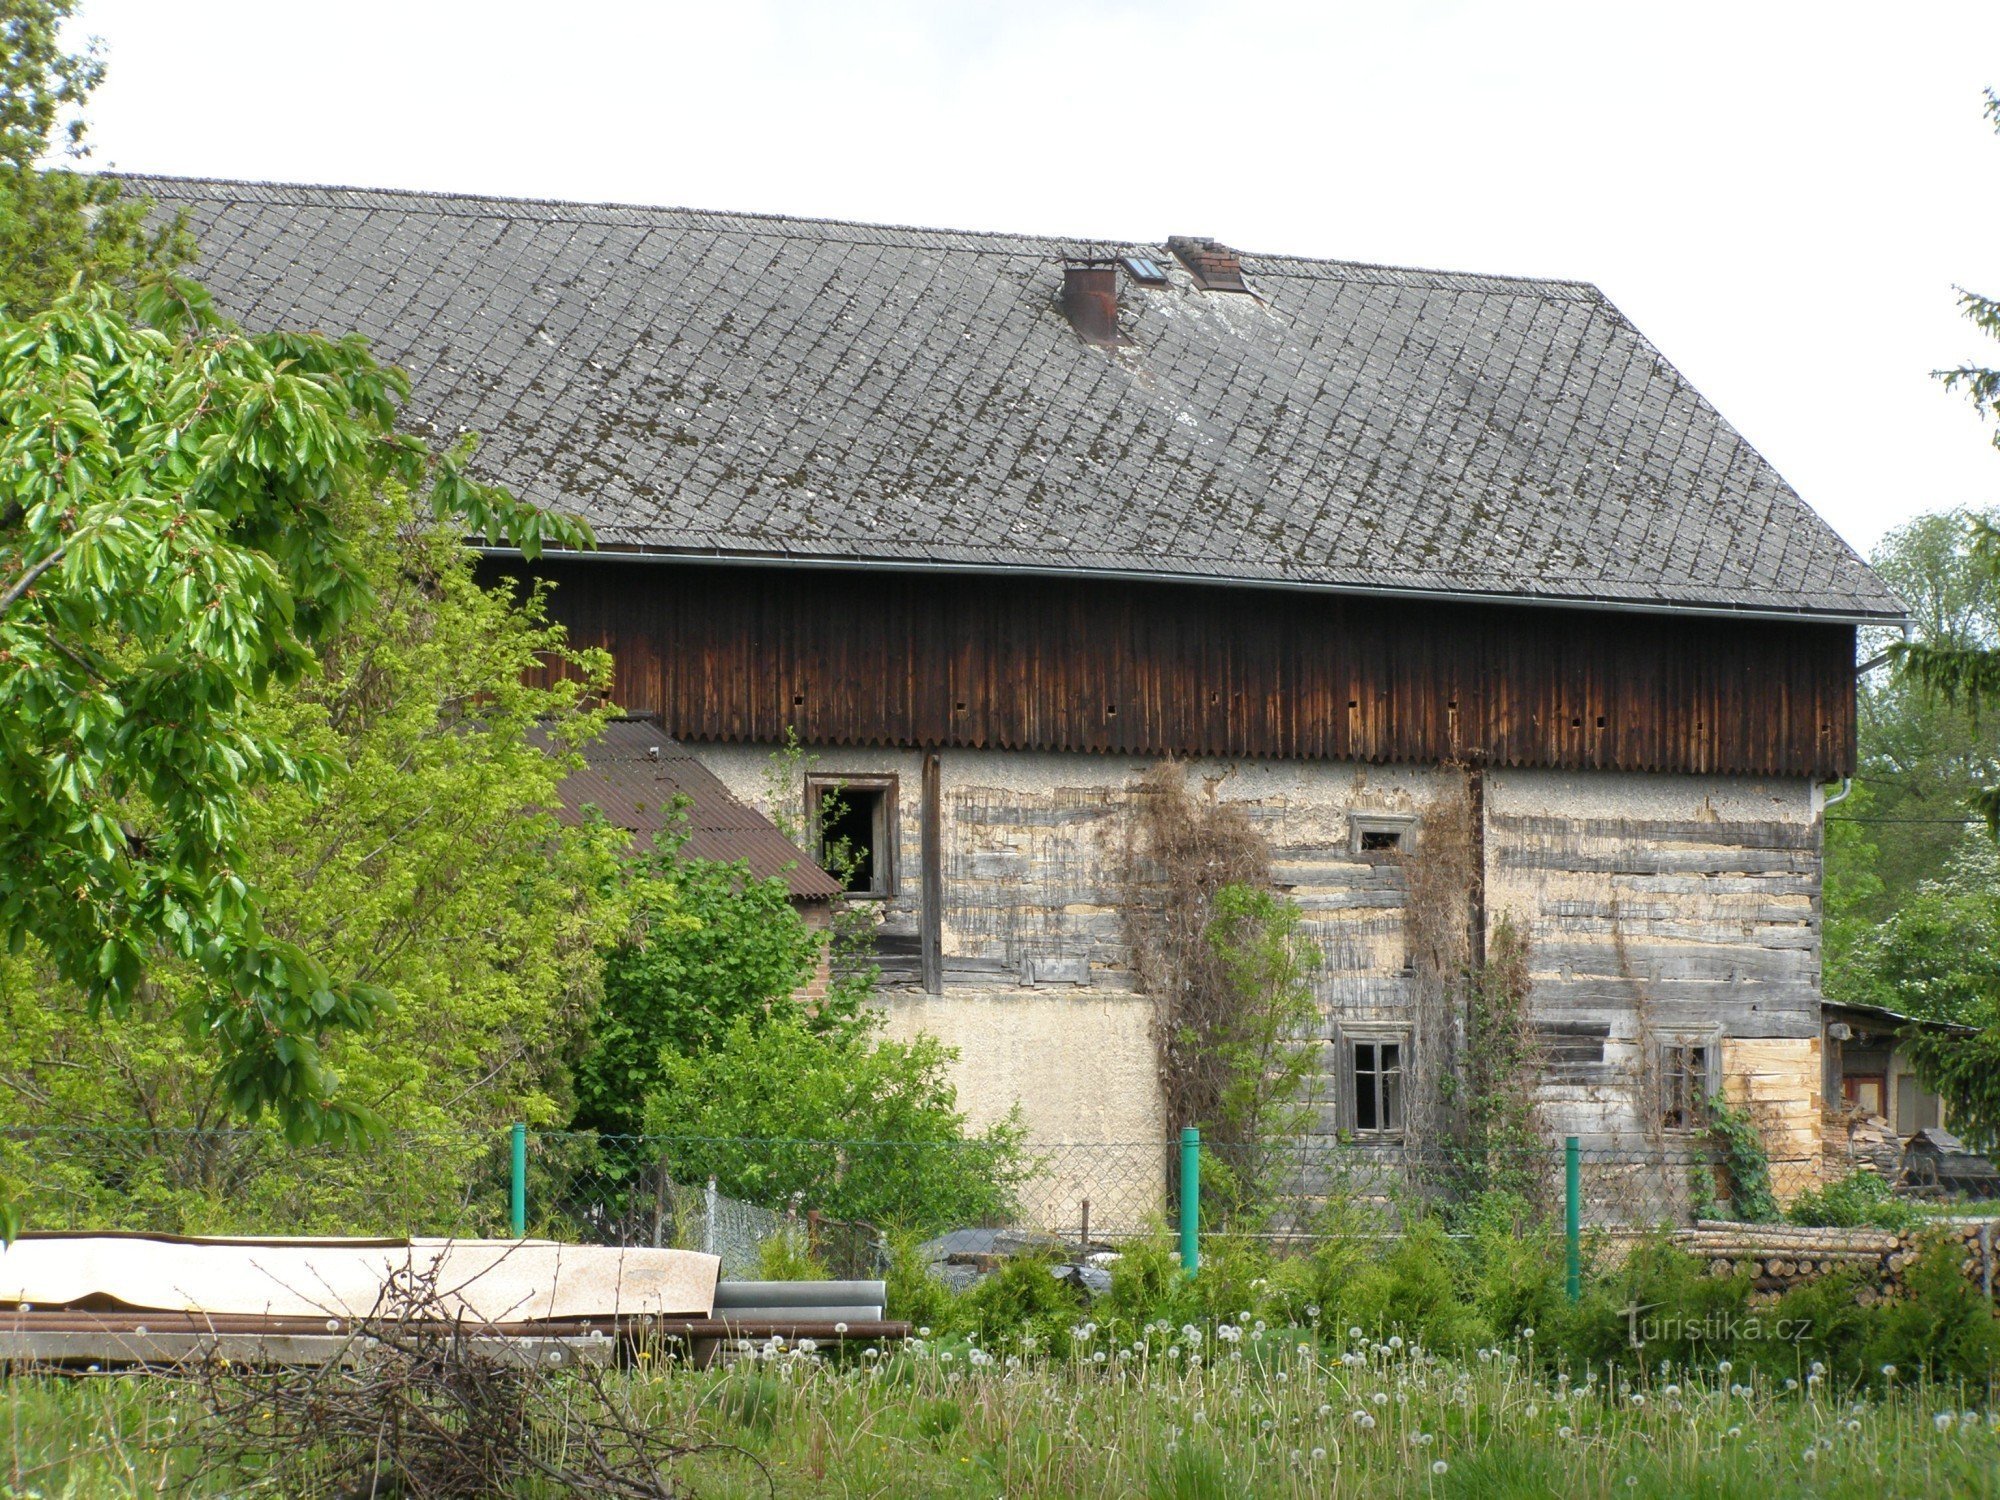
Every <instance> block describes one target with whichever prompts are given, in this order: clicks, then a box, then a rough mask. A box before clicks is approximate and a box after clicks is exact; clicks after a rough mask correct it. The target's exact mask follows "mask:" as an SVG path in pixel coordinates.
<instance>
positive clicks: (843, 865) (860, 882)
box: [806, 776, 896, 896]
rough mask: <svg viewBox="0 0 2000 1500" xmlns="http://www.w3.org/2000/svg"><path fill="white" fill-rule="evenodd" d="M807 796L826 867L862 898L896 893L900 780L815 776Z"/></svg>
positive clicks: (820, 859)
mask: <svg viewBox="0 0 2000 1500" xmlns="http://www.w3.org/2000/svg"><path fill="white" fill-rule="evenodd" d="M806 796H807V800H808V802H809V803H810V805H811V807H812V809H813V820H814V823H815V824H816V825H817V827H818V829H819V848H818V851H817V852H818V855H819V861H820V864H821V866H822V867H823V868H824V869H825V870H826V871H827V873H828V874H830V875H832V876H833V877H834V878H835V879H836V880H839V881H840V882H842V883H843V884H844V885H845V886H846V887H847V889H848V890H849V891H851V892H852V893H854V894H855V895H857V896H893V895H895V894H896V778H895V777H893V776H827V777H815V778H813V779H811V780H810V781H808V782H807V784H806Z"/></svg>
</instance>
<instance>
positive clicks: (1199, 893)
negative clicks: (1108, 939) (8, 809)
mask: <svg viewBox="0 0 2000 1500" xmlns="http://www.w3.org/2000/svg"><path fill="white" fill-rule="evenodd" d="M1129 808H1130V813H1129V817H1128V819H1127V821H1126V840H1125V847H1124V850H1123V851H1122V860H1121V864H1122V875H1123V879H1124V884H1125V887H1126V900H1125V902H1124V915H1125V927H1126V938H1127V941H1128V943H1129V945H1130V947H1131V952H1132V963H1133V968H1134V970H1135V976H1136V978H1137V979H1138V981H1139V984H1140V987H1141V988H1142V989H1143V990H1144V991H1145V992H1146V993H1147V994H1149V995H1150V996H1151V997H1152V999H1153V1006H1154V1009H1153V1036H1154V1043H1155V1050H1156V1056H1157V1059H1158V1064H1159V1076H1160V1091H1161V1095H1162V1098H1163V1100H1164V1103H1165V1105H1166V1110H1167V1120H1168V1124H1169V1125H1170V1126H1177V1125H1182V1124H1198V1125H1200V1126H1201V1127H1202V1130H1203V1133H1204V1136H1205V1138H1206V1139H1207V1140H1209V1141H1211V1142H1213V1143H1214V1145H1215V1146H1216V1147H1217V1148H1218V1152H1217V1157H1216V1160H1217V1162H1218V1164H1219V1165H1220V1166H1222V1167H1223V1168H1224V1179H1223V1180H1224V1182H1225V1183H1226V1186H1227V1190H1228V1191H1229V1193H1230V1195H1231V1196H1233V1198H1234V1199H1235V1200H1236V1202H1235V1204H1234V1206H1235V1207H1242V1206H1245V1205H1247V1204H1248V1203H1250V1202H1251V1201H1253V1200H1255V1199H1256V1198H1258V1197H1259V1195H1260V1194H1261V1192H1262V1191H1263V1188H1264V1183H1263V1180H1262V1179H1263V1178H1264V1176H1265V1175H1266V1169H1267V1168H1268V1167H1269V1166H1270V1158H1271V1157H1272V1154H1273V1148H1274V1145H1275V1143H1276V1142H1278V1141H1279V1140H1280V1139H1282V1138H1283V1137H1284V1136H1286V1135H1290V1134H1296V1133H1297V1132H1298V1131H1299V1130H1300V1129H1302V1128H1303V1124H1304V1122H1303V1120H1302V1119H1301V1118H1298V1115H1299V1106H1298V1098H1299V1095H1300V1093H1301V1085H1302V1083H1303V1080H1304V1077H1305V1074H1306V1071H1307V1069H1308V1066H1309V1061H1310V1056H1311V1054H1310V1053H1309V1052H1308V1050H1307V1049H1306V1048H1304V1047H1302V1046H1301V1045H1300V1043H1301V1042H1302V1041H1303V1040H1306V1039H1307V1038H1308V1037H1309V1035H1310V1033H1312V1032H1313V1031H1315V1030H1316V1029H1317V1027H1316V1025H1315V1024H1314V1023H1316V1021H1317V1019H1318V1008H1317V1003H1316V1001H1315V999H1314V997H1313V992H1312V988H1311V985H1310V982H1309V980H1308V977H1307V976H1308V974H1309V972H1310V970H1311V969H1312V968H1313V967H1314V965H1315V962H1316V957H1317V955H1316V954H1315V953H1314V952H1313V951H1312V950H1311V949H1310V948H1309V946H1308V945H1307V944H1305V943H1304V942H1303V941H1301V940H1299V939H1298V938H1297V935H1296V934H1297V926H1298V921H1299V912H1298V909H1297V908H1296V907H1295V906H1293V905H1292V904H1291V903H1289V902H1288V901H1286V900H1284V898H1282V897H1280V896H1278V895H1277V894H1276V893H1275V892H1274V891H1273V890H1272V884H1271V851H1270V846H1269V845H1268V843H1267V842H1266V841H1265V839H1264V837H1263V835H1262V834H1261V833H1260V832H1259V831H1258V830H1257V827H1256V824H1255V823H1254V822H1253V821H1252V820H1251V817H1250V814H1249V812H1248V811H1247V810H1246V809H1245V808H1244V807H1243V806H1242V805H1240V804H1237V803H1231V802H1225V801H1223V800H1222V799H1221V798H1219V797H1217V796H1216V795H1215V794H1214V788H1213V787H1210V788H1209V789H1208V793H1207V795H1206V796H1197V795H1196V794H1195V793H1193V792H1192V791H1190V790H1189V788H1188V784H1187V776H1186V772H1185V770H1184V769H1183V768H1182V767H1181V766H1179V765H1176V764H1174V763H1172V762H1167V763H1164V764H1162V765H1159V766H1155V767H1154V768H1153V769H1152V770H1150V771H1148V772H1147V773H1146V774H1145V775H1144V776H1143V777H1142V778H1141V779H1140V781H1139V784H1138V786H1137V787H1136V788H1135V789H1134V790H1133V794H1132V797H1131V799H1130V803H1129Z"/></svg>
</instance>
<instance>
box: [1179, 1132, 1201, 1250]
mask: <svg viewBox="0 0 2000 1500" xmlns="http://www.w3.org/2000/svg"><path fill="white" fill-rule="evenodd" d="M1181 1269H1182V1270H1184V1271H1186V1272H1187V1273H1188V1275H1190V1276H1192V1275H1194V1273H1195V1272H1197V1271H1199V1270H1200V1269H1201V1131H1200V1130H1199V1129H1198V1128H1197V1127H1195V1126H1193V1125H1189V1126H1187V1127H1186V1128H1185V1129H1183V1130H1182V1131H1181Z"/></svg>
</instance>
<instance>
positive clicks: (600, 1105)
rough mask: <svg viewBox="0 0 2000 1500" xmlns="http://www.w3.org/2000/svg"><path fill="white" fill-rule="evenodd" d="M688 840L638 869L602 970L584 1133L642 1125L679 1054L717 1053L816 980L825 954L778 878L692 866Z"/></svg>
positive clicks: (582, 1083) (585, 1085)
mask: <svg viewBox="0 0 2000 1500" xmlns="http://www.w3.org/2000/svg"><path fill="white" fill-rule="evenodd" d="M680 842H681V841H679V840H673V841H670V842H669V843H668V845H667V847H665V848H663V849H661V850H660V851H658V852H657V853H655V854H653V855H650V856H648V857H647V858H645V859H642V860H640V861H638V862H636V864H635V866H634V869H633V871H632V877H633V880H634V882H635V893H636V908H635V912H634V917H633V920H632V923H631V925H630V927H629V929H628V930H627V932H626V935H625V937H624V938H623V940H622V941H620V942H619V944H618V945H617V946H616V947H615V948H614V949H613V950H612V951H611V953H610V954H609V955H608V956H607V957H606V959H605V963H604V1001H603V1005H602V1008H601V1009H600V1010H599V1012H598V1014H597V1017H596V1019H595V1021H594V1022H593V1023H592V1026H591V1032H590V1048H589V1051H588V1053H587V1054H586V1055H585V1057H584V1058H583V1061H582V1064H581V1065H580V1067H579V1068H578V1070H577V1112H576V1125H577V1127H578V1128H579V1129H583V1130H595V1131H599V1132H601V1133H604V1134H607V1135H632V1134H636V1133H638V1132H639V1131H640V1130H641V1129H643V1127H644V1123H645V1110H646V1100H647V1098H648V1097H649V1096H650V1095H652V1094H654V1093H655V1092H656V1091H657V1090H658V1089H659V1088H660V1087H661V1085H662V1083H663V1081H664V1079H665V1077H666V1073H667V1067H668V1064H667V1062H666V1061H665V1060H664V1059H665V1058H666V1057H668V1056H672V1057H695V1056H699V1055H702V1054H704V1053H706V1052H708V1051H709V1050H710V1049H711V1048H713V1047H715V1046H716V1045H718V1044H719V1043H720V1042H721V1041H722V1039H723V1037H724V1036H725V1035H726V1034H727V1033H728V1032H729V1030H730V1028H731V1027H732V1026H734V1025H735V1023H736V1022H737V1021H738V1020H748V1021H749V1022H750V1023H752V1024H755V1023H756V1022H757V1021H758V1020H759V1019H761V1018H762V1017H763V1016H765V1015H766V1014H768V1013H770V1012H771V1011H772V1010H773V1009H774V1008H776V1009H780V1010H784V1011H786V1012H788V1013H789V1012H790V1011H791V1009H792V1005H791V996H792V994H793V992H794V991H795V990H797V989H798V988H799V987H800V986H801V985H803V984H805V983H806V982H807V981H808V980H809V979H811V978H812V975H813V971H814V968H815V967H816V965H817V963H818V960H819V956H820V953H821V950H822V947H823V939H822V937H821V935H820V934H819V933H816V932H815V931H813V929H812V928H811V927H809V926H807V924H806V923H805V921H804V919H803V918H801V917H800V915H799V913H798V911H797V909H796V908H795V907H793V905H792V902H791V896H790V893H789V892H788V890H787V888H786V885H785V882H784V880H783V879H781V878H779V877H776V876H774V877H772V878H770V879H768V880H759V879H757V878H755V877H754V876H752V875H751V873H750V871H749V868H748V867H747V866H746V865H743V864H740V863H739V864H721V863H717V862H715V861H712V860H702V859H687V858H682V857H681V856H680V854H679V852H678V851H679V844H680Z"/></svg>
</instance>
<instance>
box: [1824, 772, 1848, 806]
mask: <svg viewBox="0 0 2000 1500" xmlns="http://www.w3.org/2000/svg"><path fill="white" fill-rule="evenodd" d="M1853 790H1854V778H1853V777H1852V776H1843V777H1841V778H1840V790H1839V791H1837V792H1835V793H1834V794H1833V795H1832V796H1831V797H1829V798H1827V799H1826V801H1824V802H1822V803H1820V805H1819V810H1820V811H1821V812H1822V813H1824V812H1825V811H1826V810H1827V809H1828V808H1829V807H1831V806H1833V804H1834V803H1836V802H1845V801H1846V800H1847V794H1848V793H1849V792H1851V791H1853Z"/></svg>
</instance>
